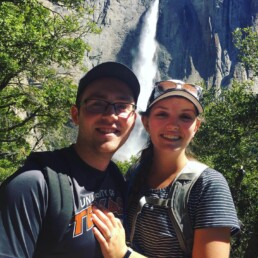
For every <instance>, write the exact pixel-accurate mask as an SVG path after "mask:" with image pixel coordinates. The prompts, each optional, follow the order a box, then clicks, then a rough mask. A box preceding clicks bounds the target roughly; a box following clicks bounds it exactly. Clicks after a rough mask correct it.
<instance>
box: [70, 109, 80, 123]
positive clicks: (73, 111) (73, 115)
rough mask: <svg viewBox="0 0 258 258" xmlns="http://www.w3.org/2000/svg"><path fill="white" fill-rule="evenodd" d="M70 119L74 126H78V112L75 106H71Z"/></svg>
mask: <svg viewBox="0 0 258 258" xmlns="http://www.w3.org/2000/svg"><path fill="white" fill-rule="evenodd" d="M70 113H71V118H72V120H73V123H74V124H75V125H78V124H79V110H78V107H77V106H76V105H73V106H72V107H71V111H70Z"/></svg>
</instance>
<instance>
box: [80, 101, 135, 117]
mask: <svg viewBox="0 0 258 258" xmlns="http://www.w3.org/2000/svg"><path fill="white" fill-rule="evenodd" d="M83 104H84V105H85V108H86V110H87V111H88V112H90V113H92V114H104V113H106V112H107V110H108V107H109V106H113V108H114V111H115V114H116V115H117V116H119V117H127V116H128V115H129V114H130V113H131V112H133V111H135V109H136V105H135V104H132V103H126V102H113V103H111V102H109V101H106V100H102V99H85V100H83V101H82V103H81V105H83Z"/></svg>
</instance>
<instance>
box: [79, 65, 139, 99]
mask: <svg viewBox="0 0 258 258" xmlns="http://www.w3.org/2000/svg"><path fill="white" fill-rule="evenodd" d="M103 77H114V78H117V79H119V80H121V81H123V82H125V83H126V84H127V85H128V86H129V87H130V89H131V90H132V93H133V97H134V99H135V102H137V100H138V96H139V93H140V84H139V81H138V79H137V77H136V75H135V74H134V72H133V71H132V70H131V69H129V68H128V67H127V66H125V65H123V64H121V63H117V62H105V63H102V64H99V65H97V66H95V67H94V68H92V69H91V70H90V71H89V72H88V73H87V74H86V75H85V76H84V77H83V78H82V79H81V80H80V83H79V88H78V92H77V98H78V96H80V95H81V94H82V92H83V91H84V89H85V88H86V87H87V85H89V84H90V83H91V82H93V81H94V80H97V79H100V78H103Z"/></svg>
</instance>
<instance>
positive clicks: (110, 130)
mask: <svg viewBox="0 0 258 258" xmlns="http://www.w3.org/2000/svg"><path fill="white" fill-rule="evenodd" d="M100 131H101V132H102V133H115V132H116V130H115V129H112V128H111V129H100Z"/></svg>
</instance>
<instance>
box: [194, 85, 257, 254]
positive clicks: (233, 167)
mask: <svg viewBox="0 0 258 258" xmlns="http://www.w3.org/2000/svg"><path fill="white" fill-rule="evenodd" d="M215 96H218V94H215V93H214V92H213V90H210V91H209V92H207V93H206V96H205V104H204V105H205V123H203V125H202V126H201V128H200V130H199V132H198V134H197V135H196V137H195V140H194V143H193V146H192V148H193V151H194V153H195V154H197V156H198V157H199V159H201V160H202V161H203V162H205V163H208V164H209V165H210V166H211V167H213V168H215V169H216V170H218V171H220V172H221V173H222V174H223V175H224V176H225V177H226V179H227V180H228V182H229V185H230V188H231V191H232V195H233V198H234V201H235V204H236V207H237V211H238V215H239V218H240V220H241V221H242V222H243V224H244V226H243V229H242V230H243V232H242V235H241V241H240V239H238V240H237V241H235V242H234V244H233V250H232V257H235V258H240V257H246V258H247V257H248V258H254V257H257V254H258V253H257V248H256V244H257V241H258V235H257V233H258V231H257V224H258V217H257V212H258V200H257V192H258V155H257V154H258V130H257V129H258V98H257V95H255V94H254V93H253V92H252V91H251V85H248V83H237V82H234V83H233V85H232V88H231V89H225V90H222V92H221V93H220V94H219V97H215Z"/></svg>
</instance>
